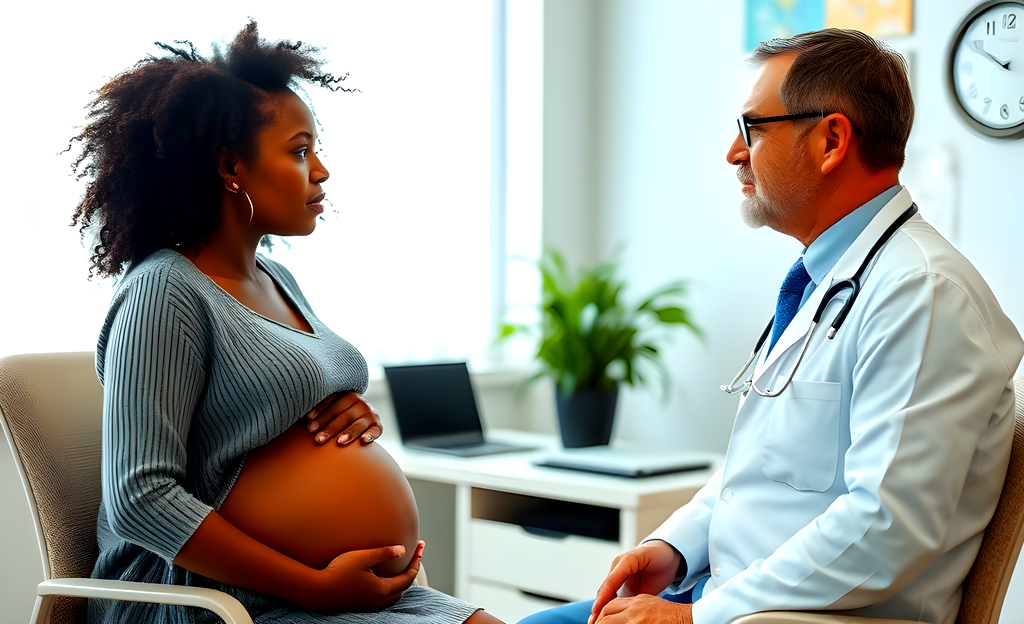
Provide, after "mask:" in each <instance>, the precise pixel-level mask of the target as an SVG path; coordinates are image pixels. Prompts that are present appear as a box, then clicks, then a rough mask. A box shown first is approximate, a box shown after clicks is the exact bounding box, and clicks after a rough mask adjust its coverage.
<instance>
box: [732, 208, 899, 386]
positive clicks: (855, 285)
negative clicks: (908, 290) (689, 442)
mask: <svg viewBox="0 0 1024 624" xmlns="http://www.w3.org/2000/svg"><path fill="white" fill-rule="evenodd" d="M915 214H917V204H911V205H910V208H907V210H906V212H904V213H903V214H901V215H900V217H899V218H898V219H896V220H895V221H894V222H893V223H892V225H890V226H889V228H888V229H886V230H885V232H883V233H882V235H881V236H880V237H879V238H878V240H877V241H875V245H874V247H872V248H871V251H869V252H868V255H867V256H866V257H865V258H864V261H863V262H861V264H860V268H858V269H857V272H856V273H854V274H853V277H848V278H846V279H841V280H839V281H837V282H834V283H833V284H832V285H831V286H830V287H829V289H828V290H827V291H826V292H825V297H824V298H822V300H821V303H819V304H818V308H817V309H816V310H815V311H814V316H813V317H812V320H811V327H810V329H808V330H807V334H806V335H805V336H804V343H803V345H801V347H800V353H799V355H797V357H796V364H794V365H793V370H792V371H790V373H789V376H788V377H786V383H784V384H782V387H781V388H779V389H778V390H761V389H760V388H758V387H757V386H756V385H754V376H753V375H751V376H750V379H748V380H746V381H744V382H742V383H738V382H739V380H740V378H741V377H743V374H744V373H746V372H747V369H749V368H750V365H751V364H753V362H754V360H755V359H757V353H758V351H760V350H761V347H763V346H764V341H765V340H767V339H768V336H769V335H770V334H771V333H772V325H774V324H775V317H774V316H773V317H772V320H770V321H768V327H765V328H764V333H762V334H761V338H760V339H759V340H758V341H757V346H755V347H754V350H753V351H751V353H750V358H749V359H747V363H746V364H744V365H743V368H742V369H740V372H738V373H736V376H735V377H733V380H732V382H731V383H730V384H729V385H728V386H719V387H720V388H721V389H722V390H723V391H724V392H726V393H728V394H736V393H739V392H742V393H743V394H746V393H747V391H748V390H750V389H751V388H753V390H754V392H756V393H757V394H759V395H761V396H763V397H767V398H770V399H771V398H775V397H777V396H779V395H780V394H782V391H783V390H785V389H786V388H787V387H789V383H790V382H791V381H793V375H795V374H796V369H797V367H798V366H800V362H801V361H802V360H803V359H804V352H806V351H807V345H808V344H809V343H810V341H811V335H812V334H813V333H814V328H815V327H817V325H818V322H819V321H821V315H822V314H824V312H825V308H827V307H828V304H829V303H831V302H832V300H833V299H834V298H835V296H836V295H838V294H839V293H840V292H842V291H843V290H846V289H847V288H849V289H850V290H851V291H852V292H851V293H850V298H849V299H847V300H846V303H844V304H843V307H842V309H841V310H839V314H837V315H836V317H835V319H833V321H832V325H831V326H829V328H828V333H827V334H825V336H826V337H827V338H828V339H829V340H831V339H833V338H835V336H836V332H838V331H839V328H840V327H842V325H843V321H845V320H846V317H847V315H848V314H849V313H850V308H852V307H853V302H854V301H856V300H857V295H859V294H860V281H861V278H863V277H864V271H866V270H867V268H868V265H869V264H871V261H872V259H874V257H875V256H876V255H877V254H878V251H879V250H880V249H881V248H882V246H883V245H885V243H887V242H888V241H889V239H890V238H892V235H893V234H895V233H896V230H898V229H900V228H901V227H903V224H904V223H906V222H907V221H909V220H910V218H911V217H913V216H914V215H915Z"/></svg>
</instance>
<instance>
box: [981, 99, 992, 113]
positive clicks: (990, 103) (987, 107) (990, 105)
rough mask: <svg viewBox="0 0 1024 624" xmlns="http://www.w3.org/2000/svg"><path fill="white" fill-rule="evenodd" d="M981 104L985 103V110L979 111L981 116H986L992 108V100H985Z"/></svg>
mask: <svg viewBox="0 0 1024 624" xmlns="http://www.w3.org/2000/svg"><path fill="white" fill-rule="evenodd" d="M982 102H984V103H985V110H983V111H981V114H982V115H988V109H990V108H992V98H985V99H984V100H982Z"/></svg>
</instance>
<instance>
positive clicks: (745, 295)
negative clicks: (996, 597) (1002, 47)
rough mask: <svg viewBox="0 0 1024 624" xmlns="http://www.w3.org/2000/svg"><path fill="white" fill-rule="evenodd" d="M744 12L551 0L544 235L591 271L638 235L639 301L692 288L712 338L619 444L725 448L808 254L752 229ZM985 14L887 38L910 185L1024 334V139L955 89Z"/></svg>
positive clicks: (1012, 593) (959, 8) (688, 342)
mask: <svg viewBox="0 0 1024 624" xmlns="http://www.w3.org/2000/svg"><path fill="white" fill-rule="evenodd" d="M744 4H745V3H744V2H743V1H742V0H720V1H717V2H713V3H712V2H697V1H692V0H686V1H683V0H589V1H588V0H549V1H548V2H547V8H546V11H545V30H546V32H545V45H546V46H547V51H546V53H545V80H544V84H545V89H546V92H545V111H544V112H545V125H544V139H545V151H544V156H545V163H544V174H545V175H544V227H545V230H544V242H545V244H548V245H555V246H559V247H561V248H562V249H564V250H565V252H566V253H567V254H568V256H569V257H570V260H571V261H573V262H574V263H577V264H581V263H592V262H594V261H596V260H600V259H603V258H604V257H606V255H607V254H609V253H610V252H611V250H612V249H613V248H614V247H615V246H616V245H617V244H619V243H623V242H624V243H626V245H627V248H626V253H625V254H624V269H625V277H626V278H627V279H628V282H629V284H630V287H631V288H632V289H633V291H632V292H633V293H634V296H639V295H642V294H643V293H644V291H647V290H649V289H651V288H653V287H655V286H657V285H659V284H661V283H664V282H666V281H669V280H672V279H676V278H679V277H682V278H685V279H687V280H688V281H689V283H690V286H691V295H690V305H691V306H692V309H693V312H694V318H695V320H696V322H697V323H698V324H699V325H700V326H701V327H702V328H703V329H704V339H703V340H697V339H695V338H693V337H692V336H689V335H681V336H679V337H678V338H677V340H675V342H674V344H673V345H672V346H670V347H669V348H668V349H666V351H665V353H666V356H667V357H666V359H667V363H668V365H669V368H670V370H671V373H672V377H673V392H672V396H671V399H670V400H669V401H668V402H667V403H662V402H660V401H659V399H658V396H657V391H656V389H655V388H648V389H644V390H639V391H628V392H625V393H624V395H623V397H622V399H621V403H620V406H619V412H618V416H617V424H616V436H617V437H619V438H627V439H643V440H645V441H647V442H648V443H650V444H654V445H662V446H667V447H677V448H692V449H709V450H716V451H724V449H725V447H726V444H727V441H728V438H729V433H730V430H731V428H732V423H733V416H734V412H735V409H736V399H735V398H731V397H729V396H727V395H725V394H724V393H722V392H721V391H719V389H718V386H719V385H720V384H723V383H726V382H728V381H729V380H730V379H732V377H733V375H735V373H736V371H737V369H738V368H739V366H740V365H741V364H742V363H743V361H744V360H745V358H746V356H747V355H748V354H749V352H750V349H751V347H752V346H753V344H754V342H755V341H756V340H757V337H758V335H759V334H760V332H761V330H762V328H763V327H764V324H765V323H766V322H767V321H768V319H769V318H770V317H771V315H772V313H773V311H774V305H775V297H776V294H777V292H778V287H779V284H781V282H782V278H783V276H784V275H785V273H786V271H787V270H788V268H789V266H790V265H791V264H792V262H793V261H794V260H795V259H796V257H797V256H798V255H799V253H800V249H801V246H800V245H799V243H797V242H796V241H794V240H792V239H788V238H786V237H784V236H782V235H780V234H778V233H775V232H773V231H771V230H767V229H762V230H756V231H755V230H750V229H748V228H747V227H746V226H744V225H743V223H742V222H741V221H740V218H739V212H738V209H739V200H740V194H739V188H738V184H737V181H736V178H735V170H734V167H733V166H732V165H729V164H727V163H726V160H725V153H726V150H727V149H728V147H729V145H730V143H731V142H732V140H733V139H734V138H735V136H736V122H735V118H736V116H737V115H738V114H739V111H740V107H741V105H742V103H743V101H744V99H745V98H746V95H747V92H748V88H749V83H750V78H751V76H752V73H751V71H750V70H749V69H747V68H746V66H745V65H744V63H743V59H744V57H745V56H746V54H745V51H744V50H743V36H744V33H743V27H742V25H743V23H744V22H743V18H744V14H743V10H744ZM974 4H975V2H974V1H973V0H928V2H923V1H919V2H916V3H915V15H914V33H913V34H912V35H909V36H906V37H900V38H892V39H891V40H889V43H890V44H891V45H893V47H895V48H896V49H898V50H900V51H901V52H904V53H908V55H909V57H910V62H911V66H912V70H911V73H912V78H913V88H914V99H915V102H916V106H917V110H916V120H915V124H914V131H913V134H912V136H911V144H910V150H909V153H910V155H911V160H909V161H908V165H907V168H906V169H905V170H904V171H903V173H902V174H901V181H902V182H903V183H904V184H906V185H907V186H908V188H909V189H910V191H911V193H912V194H913V195H914V196H915V198H916V199H917V201H918V203H919V204H920V208H921V211H922V214H923V215H924V217H925V218H926V219H929V220H930V221H932V222H933V223H934V224H936V226H937V227H939V228H940V230H942V231H943V233H944V234H946V236H947V237H949V238H950V239H951V240H952V241H953V242H954V243H955V244H956V245H957V246H958V247H959V248H960V249H961V250H962V251H963V252H964V254H965V255H966V256H967V257H968V258H970V259H971V260H972V261H973V262H974V264H975V265H976V266H977V267H978V268H979V270H980V271H981V273H982V274H983V275H984V276H985V277H986V279H987V280H988V282H989V284H990V285H991V286H992V288H993V290H994V291H995V293H996V295H997V297H998V298H999V300H1000V302H1001V304H1002V305H1003V308H1004V309H1005V310H1006V312H1007V313H1008V314H1009V316H1010V318H1011V319H1013V320H1014V321H1015V322H1016V323H1017V325H1018V327H1021V328H1024V288H1022V287H1021V286H1022V283H1021V280H1020V277H1019V275H1020V270H1021V268H1022V267H1024V251H1022V246H1021V245H1020V243H1019V238H1020V232H1021V231H1024V193H1022V187H1021V182H1020V172H1021V169H1022V165H1024V140H1016V141H1006V140H1003V141H997V140H988V139H984V138H981V137H979V136H977V135H974V134H972V133H971V132H970V131H968V130H967V129H966V128H965V127H964V126H963V125H962V124H961V123H960V121H959V120H958V119H957V118H956V117H955V116H954V112H953V110H952V109H951V108H950V103H949V101H948V99H947V97H946V91H945V89H946V87H945V84H944V82H943V76H944V74H943V68H944V63H945V55H946V47H947V45H948V42H949V38H950V36H951V35H952V33H953V31H954V29H955V28H956V26H957V25H958V24H959V21H960V19H961V17H962V16H963V15H964V14H965V13H966V12H967V11H968V9H969V8H971V7H972V6H973V5H974ZM570 159H571V162H567V160H570ZM566 223H577V224H581V225H580V226H579V227H578V228H575V229H574V228H571V227H570V228H567V227H566V226H565V224H566ZM552 228H554V229H552ZM591 236H593V237H594V238H589V237H591ZM1021 372H1024V368H1022V369H1021V370H1019V371H1018V373H1021ZM1020 576H1022V575H1020V574H1018V577H1020ZM1001 621H1002V622H1003V623H1004V624H1009V623H1010V622H1024V578H1016V579H1015V580H1014V582H1013V584H1012V585H1011V587H1010V590H1009V592H1008V597H1007V602H1006V605H1005V607H1004V613H1003V617H1002V620H1001Z"/></svg>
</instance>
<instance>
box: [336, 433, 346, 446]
mask: <svg viewBox="0 0 1024 624" xmlns="http://www.w3.org/2000/svg"><path fill="white" fill-rule="evenodd" d="M346 442H348V434H347V433H344V434H342V436H341V437H340V438H338V444H345V443H346Z"/></svg>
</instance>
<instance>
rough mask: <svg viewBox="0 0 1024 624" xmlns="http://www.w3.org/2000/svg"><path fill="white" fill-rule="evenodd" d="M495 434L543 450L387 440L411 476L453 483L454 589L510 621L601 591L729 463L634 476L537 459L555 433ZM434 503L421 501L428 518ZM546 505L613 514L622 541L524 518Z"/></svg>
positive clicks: (714, 459) (716, 459)
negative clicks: (620, 564)
mask: <svg viewBox="0 0 1024 624" xmlns="http://www.w3.org/2000/svg"><path fill="white" fill-rule="evenodd" d="M385 438H387V436H385ZM488 438H489V439H493V440H495V441H501V442H510V443H515V444H523V445H530V446H535V447H538V450H536V451H530V452H524V453H507V454H500V455H489V456H484V457H473V458H460V457H453V456H447V455H442V454H439V453H429V452H424V451H414V450H409V449H406V448H404V447H402V446H401V444H399V443H398V440H397V439H395V440H389V439H385V440H382V441H381V444H382V445H383V446H384V447H385V448H386V449H387V450H388V452H389V453H391V455H392V456H393V457H394V458H395V460H396V461H397V462H398V464H399V465H400V466H401V467H402V470H403V471H404V472H405V474H406V476H407V477H408V478H410V479H411V480H422V481H428V482H433V483H440V484H449V485H452V486H454V487H455V500H454V508H453V509H451V510H450V511H451V513H450V514H449V515H447V516H445V515H444V514H442V515H440V516H438V515H437V514H436V513H434V515H433V516H431V517H432V519H433V521H434V522H435V523H444V522H446V521H447V522H450V523H451V524H450V525H449V526H454V536H455V538H454V551H455V560H454V590H455V595H456V596H458V597H460V598H463V599H465V600H468V601H470V602H473V603H474V604H477V605H479V606H482V607H484V608H485V609H487V610H488V611H490V612H491V613H493V614H494V615H495V616H497V617H499V618H501V619H504V620H505V621H506V622H515V621H517V620H518V619H519V618H521V617H523V616H525V615H528V614H529V613H533V612H535V611H537V610H539V609H542V608H547V607H550V606H554V605H556V604H558V603H559V602H560V601H567V600H585V599H589V598H593V596H594V593H595V592H596V591H597V588H598V586H599V585H600V584H601V581H602V580H604V577H605V574H606V573H607V572H608V569H609V566H610V565H611V562H612V559H614V558H615V556H616V555H618V554H620V553H622V552H625V551H626V550H629V549H630V548H632V547H634V546H636V545H637V544H638V543H639V541H640V540H641V539H643V538H644V537H646V536H647V535H648V534H649V533H650V532H651V531H652V530H654V529H655V528H656V527H657V526H658V525H659V524H661V523H662V522H664V521H665V519H666V518H668V516H669V515H671V513H672V512H673V511H675V510H676V509H678V508H679V507H680V506H682V505H683V504H684V503H686V502H687V501H689V500H690V498H692V497H693V495H694V493H696V491H697V490H698V489H700V488H701V487H702V486H703V485H704V483H705V482H706V481H707V479H708V478H709V477H710V475H711V473H712V471H714V470H716V469H717V468H718V466H719V465H720V464H721V461H722V457H721V456H720V455H715V454H708V459H709V461H710V463H711V465H712V467H711V468H710V469H709V470H702V471H693V472H683V473H677V474H672V475H664V476H658V477H648V478H643V479H628V478H622V477H611V476H604V475H598V474H590V473H585V472H577V471H573V470H562V469H558V468H542V467H538V466H534V465H533V464H532V463H531V462H532V460H533V459H535V458H537V457H538V456H541V455H544V454H545V453H546V452H547V451H549V450H552V449H555V448H557V447H558V440H557V438H555V437H554V436H550V435H545V434H537V433H529V432H522V431H511V430H496V431H491V432H488ZM430 503H431V501H424V500H420V501H418V504H419V505H420V508H421V518H422V517H424V515H425V514H424V512H425V509H424V507H425V506H427V505H430ZM449 505H450V503H449ZM538 509H540V510H552V509H554V510H556V511H557V512H558V513H561V514H562V515H565V514H569V515H572V514H581V515H589V516H591V517H592V518H594V517H602V518H605V519H608V520H609V522H611V523H612V524H610V525H609V526H612V527H614V526H616V525H617V529H618V530H617V531H613V532H614V534H615V535H617V539H615V538H614V537H610V538H608V539H596V538H594V537H584V536H582V535H572V534H569V535H564V534H563V535H559V536H545V535H537V534H536V533H535V532H527V531H526V530H525V529H523V527H522V526H520V525H519V524H517V522H516V518H517V517H520V516H521V514H522V513H524V512H531V511H535V510H538ZM424 528H427V527H424ZM429 548H430V545H429V543H428V550H429ZM425 560H427V561H429V558H427V557H426V556H425ZM430 569H431V568H430V565H428V566H427V572H428V575H429V573H430Z"/></svg>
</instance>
